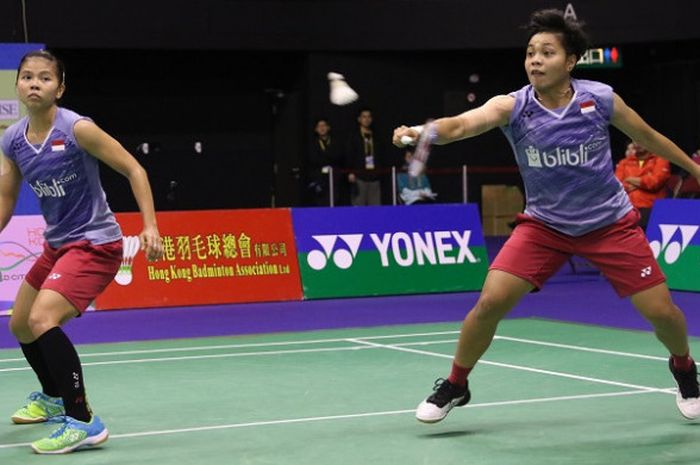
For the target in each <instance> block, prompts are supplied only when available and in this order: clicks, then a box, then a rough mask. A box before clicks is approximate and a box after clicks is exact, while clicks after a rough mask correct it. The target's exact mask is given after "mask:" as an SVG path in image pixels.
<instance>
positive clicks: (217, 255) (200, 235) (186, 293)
mask: <svg viewBox="0 0 700 465" xmlns="http://www.w3.org/2000/svg"><path fill="white" fill-rule="evenodd" d="M116 216H117V221H119V224H120V225H121V227H122V231H123V233H124V258H123V260H122V265H121V268H120V270H119V272H118V273H117V276H116V277H115V279H114V281H113V282H112V283H111V284H110V285H109V286H108V287H107V289H105V291H104V292H103V293H102V294H101V295H100V296H99V297H98V298H97V300H96V301H95V308H96V309H97V310H105V309H117V308H119V309H121V308H141V307H172V306H181V305H207V304H221V303H233V302H263V301H279V300H301V298H302V290H301V280H300V278H299V266H298V263H297V253H296V247H295V245H294V233H293V230H292V219H291V212H290V210H289V209H260V210H218V211H217V210H212V211H197V212H162V213H158V229H159V230H160V234H161V236H162V237H163V245H164V248H165V257H164V258H163V259H162V260H159V261H157V262H148V260H146V257H145V256H144V254H143V252H141V251H140V244H139V239H138V234H139V232H141V227H142V222H141V215H140V214H138V213H118V214H117V215H116Z"/></svg>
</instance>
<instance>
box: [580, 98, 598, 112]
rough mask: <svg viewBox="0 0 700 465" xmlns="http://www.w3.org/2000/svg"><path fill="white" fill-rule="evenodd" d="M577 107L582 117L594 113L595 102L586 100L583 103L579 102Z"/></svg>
mask: <svg viewBox="0 0 700 465" xmlns="http://www.w3.org/2000/svg"><path fill="white" fill-rule="evenodd" d="M579 106H580V107H581V114H583V115H585V114H586V113H590V112H592V111H595V102H594V101H593V100H586V101H585V102H581V103H580V104H579Z"/></svg>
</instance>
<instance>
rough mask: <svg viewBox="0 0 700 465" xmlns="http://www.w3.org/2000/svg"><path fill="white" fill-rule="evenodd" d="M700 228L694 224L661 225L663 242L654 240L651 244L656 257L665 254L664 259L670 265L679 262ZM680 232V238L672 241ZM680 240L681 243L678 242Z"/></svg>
mask: <svg viewBox="0 0 700 465" xmlns="http://www.w3.org/2000/svg"><path fill="white" fill-rule="evenodd" d="M698 229H700V226H696V225H692V224H660V225H659V230H660V231H661V241H660V242H659V241H658V240H653V241H651V242H650V243H649V246H650V247H651V250H652V252H654V257H655V258H657V259H658V258H659V257H660V256H662V254H663V259H664V261H665V262H666V263H668V264H669V265H672V264H674V263H675V262H677V261H678V259H679V258H680V256H681V254H682V253H683V251H684V250H685V249H686V247H688V244H690V241H692V240H693V237H695V233H697V232H698ZM678 231H680V237H677V238H676V240H671V239H673V238H674V236H676V233H677V232H678ZM678 239H680V242H679V241H678Z"/></svg>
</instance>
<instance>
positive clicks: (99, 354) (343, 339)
mask: <svg viewBox="0 0 700 465" xmlns="http://www.w3.org/2000/svg"><path fill="white" fill-rule="evenodd" d="M445 334H459V331H435V332H429V333H405V334H385V335H381V336H363V337H362V339H369V340H375V339H395V338H401V337H421V336H441V335H445ZM137 342H148V341H137ZM330 342H347V338H346V337H340V338H330V339H310V340H305V341H304V340H302V341H280V342H254V343H248V344H223V345H212V346H194V347H170V348H166V349H141V350H124V351H114V352H94V353H89V352H88V353H83V352H80V358H88V357H108V356H111V355H142V354H161V353H170V352H190V351H193V352H196V351H200V350H221V349H242V348H247V347H275V346H287V345H305V344H323V343H330ZM22 361H24V358H5V359H0V363H4V362H22Z"/></svg>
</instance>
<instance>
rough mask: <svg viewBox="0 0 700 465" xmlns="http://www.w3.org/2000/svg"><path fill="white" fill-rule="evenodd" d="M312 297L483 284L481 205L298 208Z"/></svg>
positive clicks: (301, 252)
mask: <svg viewBox="0 0 700 465" xmlns="http://www.w3.org/2000/svg"><path fill="white" fill-rule="evenodd" d="M292 222H293V224H294V234H295V239H296V244H297V254H298V257H299V269H300V271H301V276H302V285H303V288H304V297H305V298H307V299H313V298H326V297H348V296H368V295H391V294H412V293H426V292H450V291H469V290H478V289H481V286H482V284H483V281H484V278H485V276H486V271H487V269H488V257H487V254H486V246H485V244H484V238H483V235H482V231H481V224H480V222H479V216H478V209H477V206H476V205H473V204H469V205H461V204H452V205H415V206H413V205H412V206H410V207H408V206H398V207H339V208H296V209H292Z"/></svg>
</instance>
